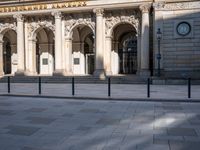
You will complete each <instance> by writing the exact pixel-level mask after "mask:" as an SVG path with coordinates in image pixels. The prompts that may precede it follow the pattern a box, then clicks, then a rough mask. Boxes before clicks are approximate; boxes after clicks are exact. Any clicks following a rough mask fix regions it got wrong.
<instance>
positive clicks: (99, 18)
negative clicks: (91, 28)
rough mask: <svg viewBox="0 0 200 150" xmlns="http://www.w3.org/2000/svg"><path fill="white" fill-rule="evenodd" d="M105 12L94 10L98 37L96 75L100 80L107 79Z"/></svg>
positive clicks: (98, 9)
mask: <svg viewBox="0 0 200 150" xmlns="http://www.w3.org/2000/svg"><path fill="white" fill-rule="evenodd" d="M103 12H104V10H103V9H101V8H97V9H94V13H95V14H96V37H95V43H96V44H95V45H96V55H95V58H96V59H95V60H96V62H95V72H94V75H95V76H98V77H100V78H105V71H104V65H103V62H104V60H103V59H104V58H103V56H104V45H103V44H104V41H103V39H104V38H103V36H104V31H103Z"/></svg>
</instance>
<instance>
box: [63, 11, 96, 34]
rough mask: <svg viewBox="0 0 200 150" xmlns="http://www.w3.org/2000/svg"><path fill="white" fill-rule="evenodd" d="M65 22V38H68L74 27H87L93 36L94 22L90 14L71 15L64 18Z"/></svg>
mask: <svg viewBox="0 0 200 150" xmlns="http://www.w3.org/2000/svg"><path fill="white" fill-rule="evenodd" d="M64 19H65V20H66V21H65V36H66V37H69V36H70V33H71V32H72V30H73V29H74V27H76V26H78V25H86V26H89V27H90V28H91V29H92V31H93V33H94V34H95V21H94V17H93V16H92V15H91V14H74V15H73V14H71V15H67V16H64Z"/></svg>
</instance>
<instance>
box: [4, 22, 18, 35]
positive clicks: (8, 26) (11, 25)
mask: <svg viewBox="0 0 200 150" xmlns="http://www.w3.org/2000/svg"><path fill="white" fill-rule="evenodd" d="M6 29H12V30H14V31H16V29H17V26H16V23H15V22H13V23H8V22H7V23H0V34H2V32H3V31H5V30H6Z"/></svg>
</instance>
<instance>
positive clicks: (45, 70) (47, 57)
mask: <svg viewBox="0 0 200 150" xmlns="http://www.w3.org/2000/svg"><path fill="white" fill-rule="evenodd" d="M35 53H36V61H35V62H36V72H37V74H42V75H51V74H52V73H53V71H54V69H55V65H54V64H55V63H54V56H55V52H54V34H53V32H52V30H50V29H49V28H40V29H38V30H37V32H36V51H35Z"/></svg>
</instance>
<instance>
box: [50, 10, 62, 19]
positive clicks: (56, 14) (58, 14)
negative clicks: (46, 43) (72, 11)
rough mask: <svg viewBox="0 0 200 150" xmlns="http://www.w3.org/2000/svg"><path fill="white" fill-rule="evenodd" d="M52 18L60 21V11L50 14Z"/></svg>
mask: <svg viewBox="0 0 200 150" xmlns="http://www.w3.org/2000/svg"><path fill="white" fill-rule="evenodd" d="M51 15H52V16H54V17H55V19H61V18H62V13H61V12H60V11H53V12H52V13H51Z"/></svg>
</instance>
